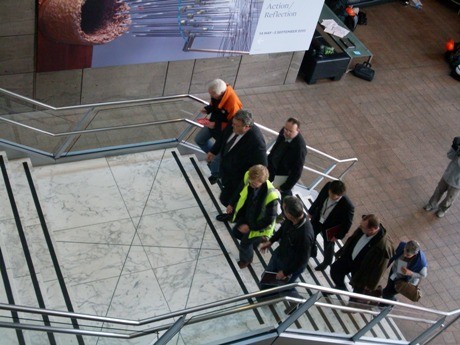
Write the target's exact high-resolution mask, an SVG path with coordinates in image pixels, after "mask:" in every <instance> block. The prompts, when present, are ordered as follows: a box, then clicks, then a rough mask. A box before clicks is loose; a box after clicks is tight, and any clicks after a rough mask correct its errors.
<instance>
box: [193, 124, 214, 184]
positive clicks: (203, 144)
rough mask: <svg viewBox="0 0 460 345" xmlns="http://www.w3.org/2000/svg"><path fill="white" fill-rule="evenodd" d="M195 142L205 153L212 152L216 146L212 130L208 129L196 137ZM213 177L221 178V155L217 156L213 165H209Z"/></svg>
mask: <svg viewBox="0 0 460 345" xmlns="http://www.w3.org/2000/svg"><path fill="white" fill-rule="evenodd" d="M195 142H196V144H197V145H198V146H199V147H200V149H201V150H203V151H204V152H205V153H208V152H209V151H211V148H212V146H213V145H214V139H213V137H212V134H211V130H210V129H209V128H208V127H203V128H201V129H200V131H199V132H198V133H197V135H196V136H195ZM208 166H209V170H211V175H212V176H219V166H220V154H218V155H216V156H215V157H214V159H213V161H212V162H211V163H209V164H208Z"/></svg>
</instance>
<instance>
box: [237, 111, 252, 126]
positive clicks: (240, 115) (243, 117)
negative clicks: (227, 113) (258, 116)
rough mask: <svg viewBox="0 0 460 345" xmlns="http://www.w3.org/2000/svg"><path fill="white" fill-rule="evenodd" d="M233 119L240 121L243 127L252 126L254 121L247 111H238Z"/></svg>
mask: <svg viewBox="0 0 460 345" xmlns="http://www.w3.org/2000/svg"><path fill="white" fill-rule="evenodd" d="M233 119H235V120H240V121H241V122H243V125H244V126H250V127H252V126H254V119H253V118H252V114H251V113H250V112H249V111H247V110H238V111H237V112H236V114H235V117H234V118H233Z"/></svg>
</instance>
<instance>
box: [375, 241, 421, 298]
mask: <svg viewBox="0 0 460 345" xmlns="http://www.w3.org/2000/svg"><path fill="white" fill-rule="evenodd" d="M391 264H393V266H392V267H391V272H390V275H389V276H388V282H387V286H385V288H384V289H383V291H382V298H386V299H390V300H393V301H396V297H395V296H396V295H397V294H398V293H399V292H400V291H397V290H398V288H397V285H398V282H401V281H402V282H407V283H409V284H412V285H414V286H417V285H418V284H419V283H420V279H421V278H425V277H426V276H427V273H428V269H427V262H426V257H425V253H423V252H422V251H421V250H420V245H419V244H418V242H416V241H409V242H407V243H406V242H401V243H399V245H398V248H396V253H395V255H394V256H393V257H392V258H391V259H390V262H389V263H388V265H391Z"/></svg>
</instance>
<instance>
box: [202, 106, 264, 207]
mask: <svg viewBox="0 0 460 345" xmlns="http://www.w3.org/2000/svg"><path fill="white" fill-rule="evenodd" d="M219 153H220V157H221V158H220V177H221V181H222V193H221V194H220V198H219V199H220V202H221V203H222V204H223V205H224V206H228V205H229V203H230V199H231V198H232V195H233V193H235V192H237V190H238V187H239V185H240V183H241V181H243V178H244V174H245V173H246V171H248V170H249V168H250V167H252V166H253V165H256V164H262V165H265V166H267V153H266V145H265V140H264V137H263V136H262V133H261V132H260V130H259V128H258V127H257V126H255V125H254V120H253V118H252V114H251V113H250V112H248V111H246V110H239V111H238V112H237V113H236V114H235V116H234V117H233V121H232V126H227V128H225V130H224V132H223V134H222V136H221V137H220V139H219V140H217V141H216V142H215V144H214V146H213V147H212V148H211V150H210V152H208V157H207V159H208V162H210V161H212V160H213V159H214V157H215V156H216V155H218V154H219Z"/></svg>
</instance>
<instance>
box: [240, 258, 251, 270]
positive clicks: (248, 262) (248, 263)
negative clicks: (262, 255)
mask: <svg viewBox="0 0 460 345" xmlns="http://www.w3.org/2000/svg"><path fill="white" fill-rule="evenodd" d="M251 263H252V261H247V262H246V261H241V260H240V261H238V267H239V268H241V269H244V268H246V267H248V266H249V265H250V264H251Z"/></svg>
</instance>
